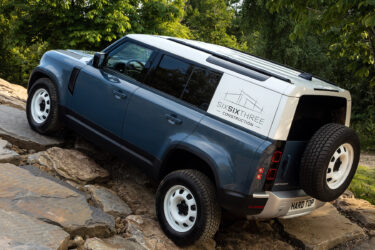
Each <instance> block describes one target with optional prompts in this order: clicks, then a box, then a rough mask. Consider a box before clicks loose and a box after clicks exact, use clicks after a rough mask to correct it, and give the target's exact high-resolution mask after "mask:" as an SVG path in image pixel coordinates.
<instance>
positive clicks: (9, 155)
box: [0, 139, 20, 164]
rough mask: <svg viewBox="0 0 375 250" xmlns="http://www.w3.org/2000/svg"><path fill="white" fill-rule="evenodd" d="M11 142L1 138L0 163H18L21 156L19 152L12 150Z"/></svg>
mask: <svg viewBox="0 0 375 250" xmlns="http://www.w3.org/2000/svg"><path fill="white" fill-rule="evenodd" d="M9 147H10V143H9V142H7V141H5V140H2V139H0V163H4V162H5V163H14V164H18V162H19V160H20V156H19V154H18V153H17V152H15V151H13V150H11V149H10V148H9Z"/></svg>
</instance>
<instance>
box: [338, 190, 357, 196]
mask: <svg viewBox="0 0 375 250" xmlns="http://www.w3.org/2000/svg"><path fill="white" fill-rule="evenodd" d="M340 198H355V197H354V194H353V192H352V191H350V190H349V189H347V190H345V192H344V193H343V194H342V195H341V196H340Z"/></svg>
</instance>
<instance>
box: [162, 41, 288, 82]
mask: <svg viewBox="0 0 375 250" xmlns="http://www.w3.org/2000/svg"><path fill="white" fill-rule="evenodd" d="M166 39H167V40H170V41H173V42H176V43H179V44H182V45H185V46H188V47H190V48H193V49H197V50H200V51H202V52H205V53H207V54H211V55H213V56H215V57H218V58H220V59H223V60H226V61H228V62H231V63H234V64H237V65H240V66H242V67H244V68H247V69H250V70H254V71H256V72H259V73H261V74H264V75H267V76H270V77H275V78H277V79H279V80H282V81H285V82H288V83H292V81H291V80H290V79H288V78H286V77H283V76H280V75H277V74H274V73H272V72H269V71H267V70H264V69H260V68H258V67H254V66H251V65H249V64H246V63H243V62H240V61H238V60H235V59H233V58H230V57H228V56H224V55H221V54H219V53H216V52H213V51H210V50H207V49H204V48H201V47H199V46H195V45H192V44H189V43H187V42H184V41H181V40H179V39H175V38H166Z"/></svg>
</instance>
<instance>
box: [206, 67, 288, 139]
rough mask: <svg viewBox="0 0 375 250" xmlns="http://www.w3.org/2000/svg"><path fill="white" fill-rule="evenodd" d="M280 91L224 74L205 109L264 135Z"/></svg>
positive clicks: (266, 134) (268, 126)
mask: <svg viewBox="0 0 375 250" xmlns="http://www.w3.org/2000/svg"><path fill="white" fill-rule="evenodd" d="M280 98H281V94H279V93H277V92H274V91H271V90H268V89H266V88H263V87H260V86H258V85H256V84H253V83H251V82H250V81H245V80H242V79H240V78H237V77H235V76H231V75H228V74H224V75H223V77H222V79H221V81H220V84H219V86H218V87H217V89H216V92H215V95H214V97H213V98H212V100H211V103H210V106H209V108H208V111H207V112H208V113H210V114H213V115H215V116H218V117H220V118H223V119H225V120H227V121H230V122H233V123H235V124H237V125H240V126H242V127H244V128H247V129H250V130H252V131H254V132H257V133H259V134H261V135H264V136H268V133H269V131H270V127H271V125H272V122H273V118H274V116H275V113H276V110H277V107H278V104H279V102H280Z"/></svg>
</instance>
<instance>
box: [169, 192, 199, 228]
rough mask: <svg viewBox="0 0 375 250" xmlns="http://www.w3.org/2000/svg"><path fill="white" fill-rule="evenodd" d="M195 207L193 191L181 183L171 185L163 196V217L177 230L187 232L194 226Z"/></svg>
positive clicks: (195, 218)
mask: <svg viewBox="0 0 375 250" xmlns="http://www.w3.org/2000/svg"><path fill="white" fill-rule="evenodd" d="M197 209H198V207H197V202H196V201H195V198H194V195H193V193H192V192H191V191H190V190H189V189H188V188H186V187H184V186H182V185H175V186H172V187H171V188H170V189H169V190H168V192H167V193H166V195H165V197H164V215H165V218H166V219H167V222H168V224H169V225H170V226H171V227H172V228H173V229H174V230H176V231H177V232H180V233H184V232H187V231H189V230H190V229H191V228H192V227H193V226H194V224H195V222H196V221H197Z"/></svg>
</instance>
